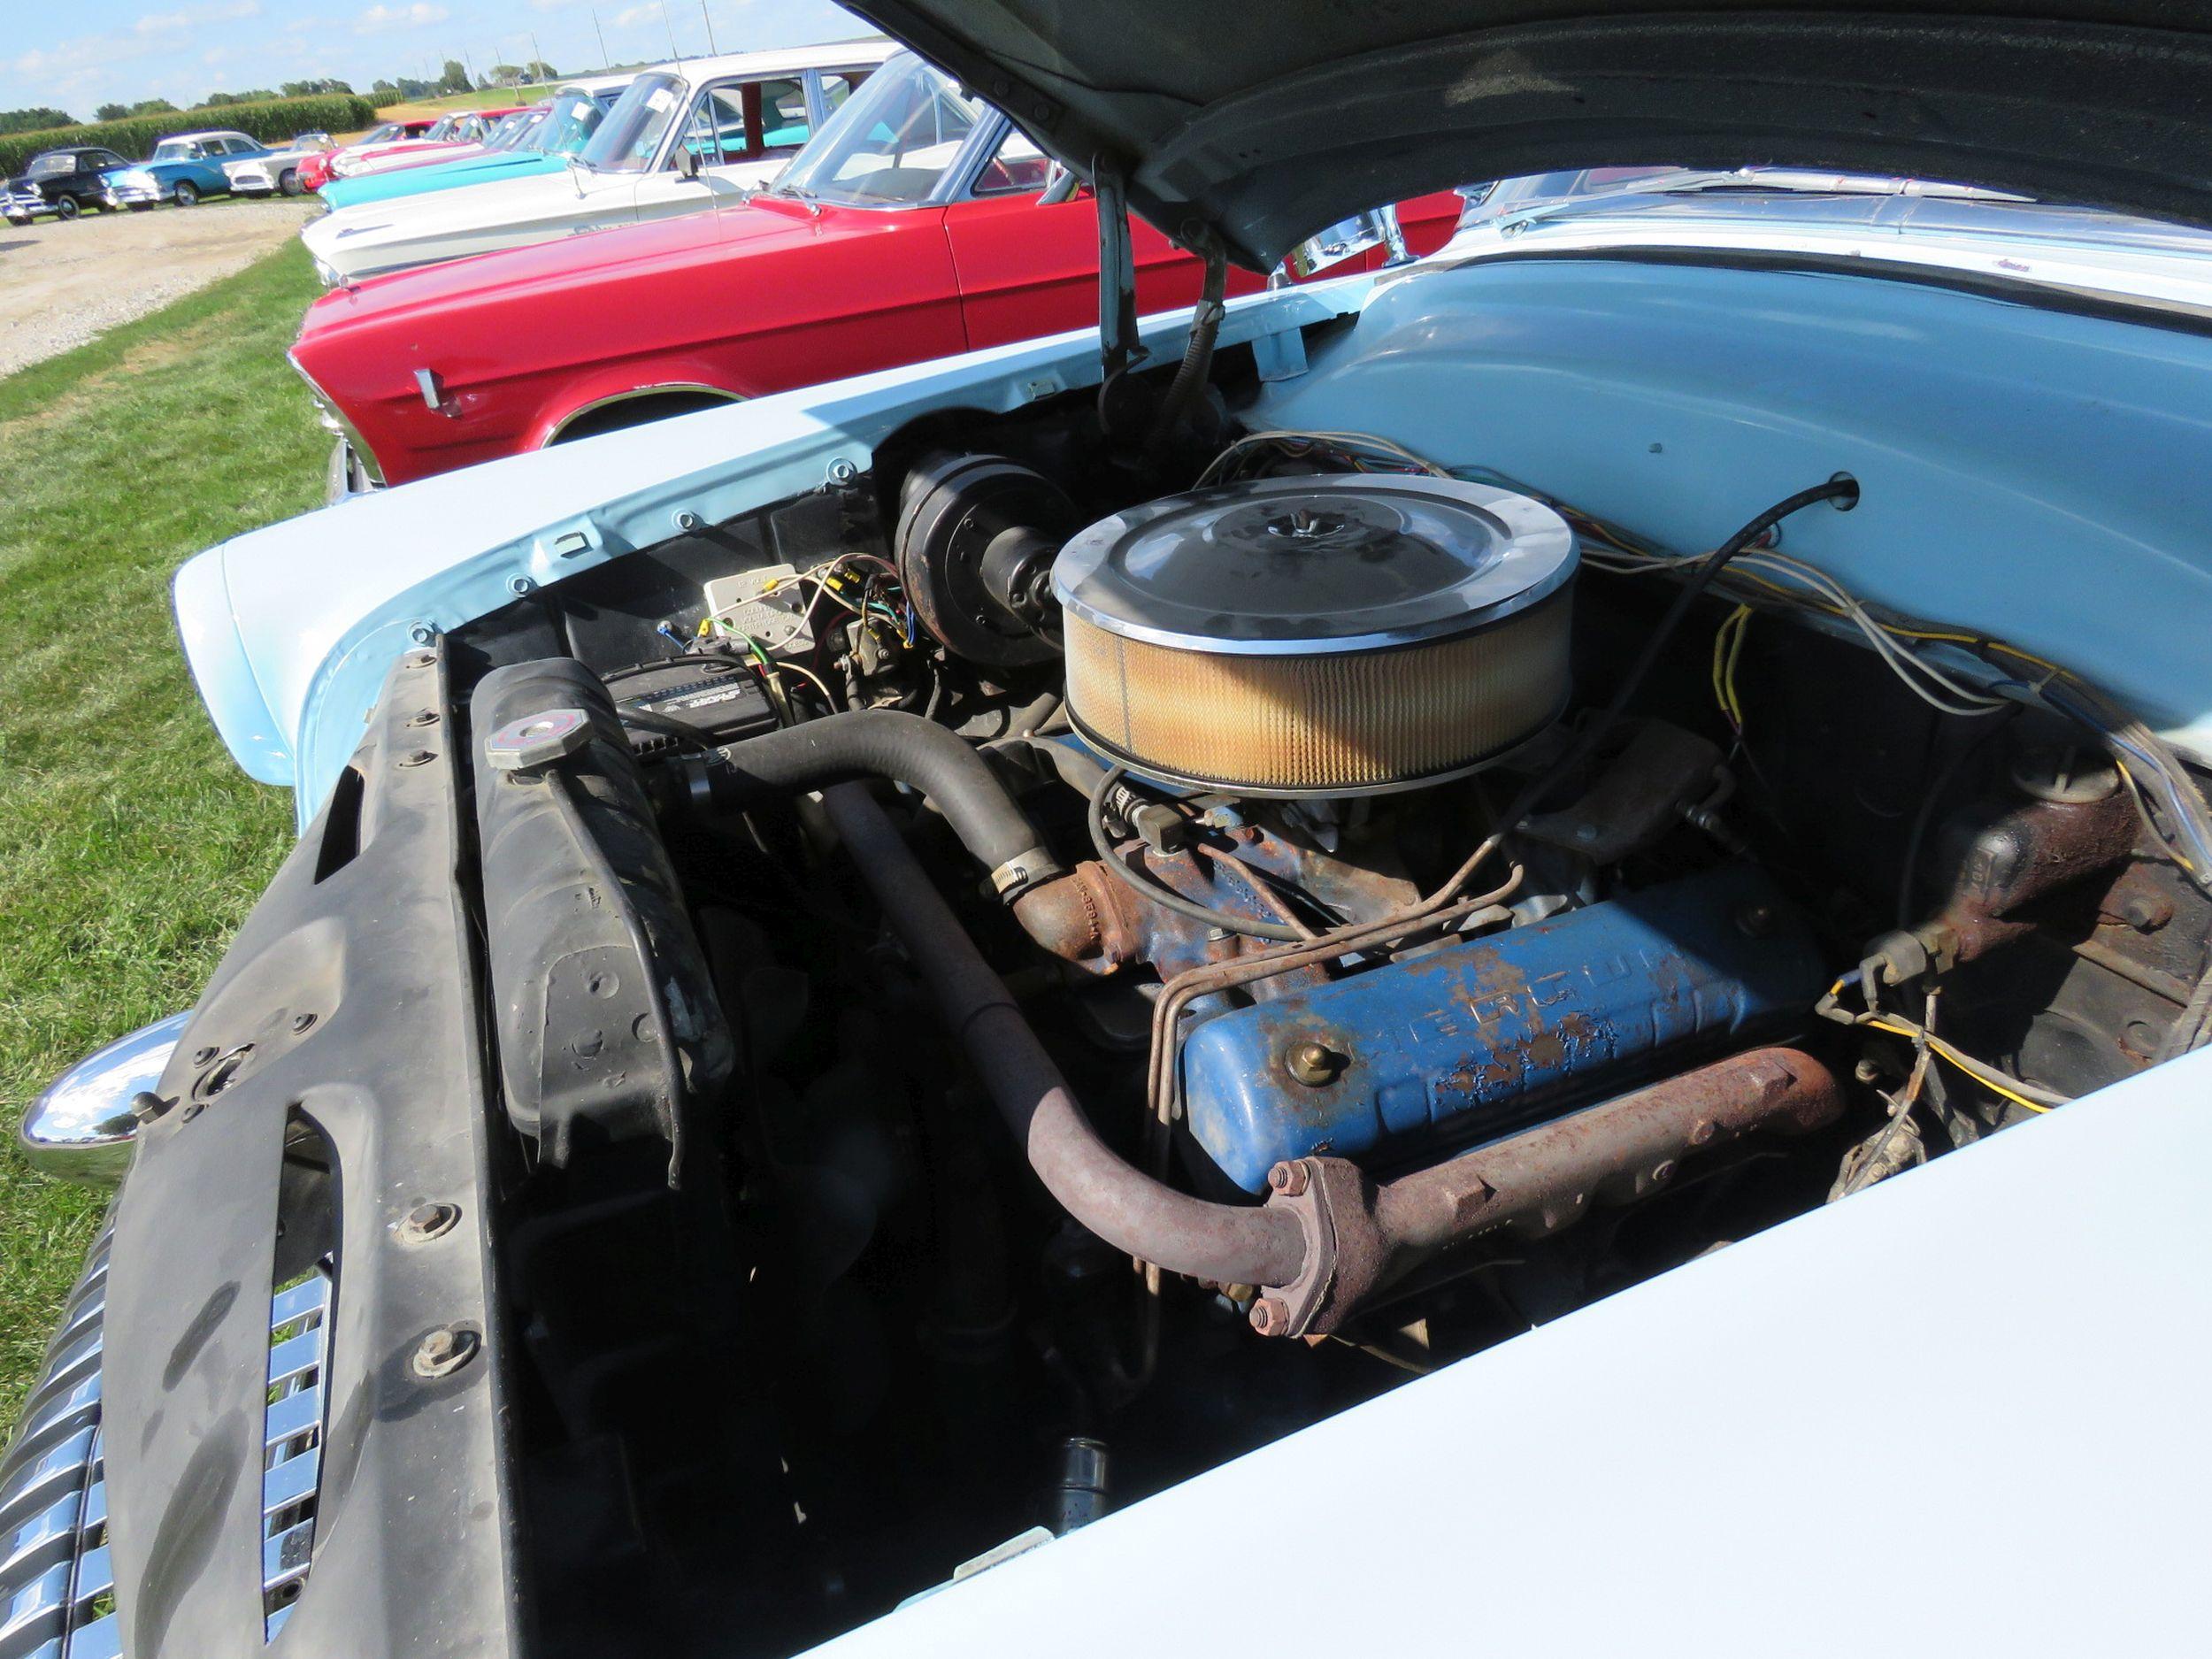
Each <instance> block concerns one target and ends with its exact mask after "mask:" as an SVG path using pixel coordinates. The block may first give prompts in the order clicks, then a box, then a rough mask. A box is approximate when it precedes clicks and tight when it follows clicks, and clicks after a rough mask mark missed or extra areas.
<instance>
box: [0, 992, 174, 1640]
mask: <svg viewBox="0 0 2212 1659" xmlns="http://www.w3.org/2000/svg"><path fill="white" fill-rule="evenodd" d="M190 1018H192V1016H191V1015H190V1014H189V1013H183V1014H172V1015H171V1016H170V1017H169V1018H166V1019H160V1020H156V1021H155V1022H154V1023H153V1024H152V1025H146V1026H142V1027H141V1028H140V1029H139V1030H137V1031H134V1032H133V1033H130V1035H129V1036H127V1037H118V1038H117V1039H116V1040H115V1041H113V1042H111V1043H109V1044H108V1045H107V1046H106V1047H105V1048H96V1049H95V1050H93V1052H92V1053H90V1054H88V1055H87V1056H85V1057H84V1058H83V1059H81V1060H80V1061H78V1062H77V1064H74V1065H73V1066H71V1067H70V1068H69V1069H68V1070H67V1071H64V1072H63V1073H62V1074H61V1075H60V1076H59V1077H58V1078H56V1079H54V1080H53V1081H52V1082H51V1083H49V1084H48V1085H47V1086H46V1087H45V1089H44V1090H43V1091H42V1093H41V1094H39V1096H38V1098H37V1099H36V1100H35V1101H33V1102H31V1103H30V1106H29V1107H28V1108H27V1110H25V1112H24V1114H23V1121H22V1123H21V1124H20V1125H18V1126H17V1129H16V1140H17V1141H19V1143H20V1145H21V1146H22V1148H23V1156H24V1159H25V1161H26V1162H27V1163H28V1164H30V1165H31V1167H32V1168H33V1169H35V1170H36V1171H38V1172H39V1173H40V1174H42V1175H50V1176H52V1177H53V1178H54V1179H56V1180H61V1181H73V1182H75V1183H76V1184H77V1185H79V1186H81V1187H113V1186H115V1185H117V1184H118V1183H119V1182H120V1181H121V1180H122V1179H123V1174H124V1171H127V1169H129V1168H130V1163H131V1138H132V1136H133V1135H134V1134H136V1133H137V1132H138V1119H137V1118H134V1116H132V1113H131V1099H132V1097H133V1096H134V1095H136V1094H141V1093H143V1092H145V1091H148V1090H150V1089H151V1088H153V1087H154V1086H155V1085H156V1084H157V1083H158V1082H160V1081H161V1073H162V1069H163V1068H164V1067H165V1066H166V1065H167V1064H169V1055H170V1051H171V1050H172V1049H173V1048H175V1047H176V1046H177V1039H178V1038H179V1037H180V1036H182V1035H183V1034H184V1027H185V1025H186V1022H187V1021H188V1020H189V1019H190ZM0 1651H4V1650H0Z"/></svg>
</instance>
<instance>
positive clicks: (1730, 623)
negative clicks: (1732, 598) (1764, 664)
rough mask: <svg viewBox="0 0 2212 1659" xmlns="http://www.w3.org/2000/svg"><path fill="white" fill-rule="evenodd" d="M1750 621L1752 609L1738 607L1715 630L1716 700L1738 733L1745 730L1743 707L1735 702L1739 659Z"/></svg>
mask: <svg viewBox="0 0 2212 1659" xmlns="http://www.w3.org/2000/svg"><path fill="white" fill-rule="evenodd" d="M1750 620H1751V607H1750V606H1749V605H1738V606H1737V607H1736V608H1735V609H1734V610H1733V611H1730V612H1729V613H1728V615H1727V617H1726V618H1724V620H1723V621H1722V623H1721V625H1720V626H1719V627H1717V628H1716V629H1715V630H1714V631H1713V701H1714V702H1715V703H1718V704H1720V711H1721V712H1722V713H1723V714H1724V715H1726V716H1727V717H1728V723H1729V725H1731V726H1734V727H1735V728H1736V730H1738V731H1739V732H1740V731H1742V730H1743V705H1742V704H1741V703H1739V702H1737V700H1736V657H1737V654H1738V653H1739V652H1740V651H1741V650H1742V649H1743V631H1744V628H1745V627H1746V626H1747V625H1748V624H1749V622H1750Z"/></svg>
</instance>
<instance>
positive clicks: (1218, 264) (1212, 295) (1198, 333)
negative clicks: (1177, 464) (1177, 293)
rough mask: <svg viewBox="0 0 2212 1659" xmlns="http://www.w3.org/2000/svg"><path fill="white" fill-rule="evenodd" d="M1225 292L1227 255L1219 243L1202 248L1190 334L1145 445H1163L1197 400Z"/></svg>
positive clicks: (1209, 365)
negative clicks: (1202, 275)
mask: <svg viewBox="0 0 2212 1659" xmlns="http://www.w3.org/2000/svg"><path fill="white" fill-rule="evenodd" d="M1228 293H1229V256H1228V255H1227V254H1225V253H1224V252H1223V251H1222V250H1221V249H1220V248H1219V247H1213V248H1210V249H1209V250H1207V252H1206V280H1205V287H1204V289H1203V291H1202V294H1201V295H1200V296H1199V301H1198V309H1197V310H1196V311H1193V312H1192V313H1191V319H1190V338H1189V339H1188V340H1187V341H1186V342H1184V345H1183V361H1182V363H1181V364H1180V365H1179V366H1178V367H1177V369H1176V371H1175V379H1174V381H1173V382H1172V383H1171V385H1170V386H1169V387H1168V388H1167V396H1165V397H1164V398H1162V399H1161V400H1160V412H1159V415H1158V417H1157V418H1156V419H1155V420H1154V421H1153V423H1152V437H1151V440H1150V442H1149V443H1148V445H1147V448H1148V449H1154V450H1158V449H1163V448H1164V447H1165V445H1166V443H1167V442H1168V440H1169V439H1170V438H1171V437H1172V436H1173V435H1174V434H1175V428H1176V427H1177V426H1180V425H1181V424H1182V421H1183V419H1184V417H1185V416H1187V415H1188V414H1189V413H1190V411H1191V410H1192V408H1193V406H1194V405H1195V404H1196V403H1197V401H1198V396H1199V394H1200V393H1201V392H1202V391H1204V390H1205V388H1206V375H1207V373H1208V371H1209V370H1210V369H1211V368H1212V366H1213V358H1214V341H1215V340H1216V338H1217V337H1218V336H1219V334H1220V333H1221V319H1222V317H1223V315H1224V312H1223V309H1222V306H1223V302H1224V301H1225V299H1226V298H1227V297H1228Z"/></svg>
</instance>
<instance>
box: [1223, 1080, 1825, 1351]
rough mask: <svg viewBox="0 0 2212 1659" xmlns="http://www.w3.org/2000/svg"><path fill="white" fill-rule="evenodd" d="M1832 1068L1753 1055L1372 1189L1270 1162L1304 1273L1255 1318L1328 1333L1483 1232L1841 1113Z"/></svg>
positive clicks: (1616, 1193) (1581, 1207)
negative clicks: (1300, 1244) (1296, 1231)
mask: <svg viewBox="0 0 2212 1659" xmlns="http://www.w3.org/2000/svg"><path fill="white" fill-rule="evenodd" d="M1843 1104H1844V1102H1843V1087H1842V1084H1841V1083H1840V1082H1839V1080H1838V1079H1837V1077H1836V1075H1835V1073H1834V1072H1833V1071H1830V1070H1829V1069H1828V1067H1827V1066H1825V1065H1824V1064H1821V1062H1819V1061H1818V1060H1816V1059H1814V1058H1813V1057H1812V1056H1810V1055H1809V1054H1805V1053H1803V1052H1801V1050H1799V1049H1796V1048H1753V1049H1750V1050H1748V1051H1747V1052H1746V1053H1743V1054H1739V1055H1732V1056H1730V1057H1729V1058H1727V1059H1725V1060H1717V1061H1715V1062H1714V1063H1713V1064H1710V1065H1705V1066H1700V1067H1699V1068H1698V1069H1697V1070H1695V1071H1685V1072H1683V1073H1682V1074H1681V1075H1680V1076H1678V1077H1671V1078H1669V1079H1666V1080H1665V1081H1664V1082H1662V1083H1655V1084H1653V1085H1652V1086H1651V1087H1648V1088H1640V1089H1638V1090H1636V1091H1635V1092H1634V1093H1633V1094H1624V1095H1621V1096H1620V1097H1619V1098H1617V1099H1616V1100H1610V1101H1607V1102H1604V1103H1603V1104H1601V1105H1597V1106H1592V1107H1589V1108H1587V1109H1586V1110H1582V1111H1578V1112H1574V1113H1571V1114H1570V1115H1569V1116H1567V1117H1564V1118H1556V1119H1555V1120H1554V1121H1552V1122H1550V1123H1548V1124H1545V1125H1540V1127H1538V1128H1535V1129H1532V1130H1529V1131H1528V1132H1527V1133H1525V1134H1518V1135H1515V1136H1513V1137H1511V1138H1510V1139H1509V1140H1505V1141H1497V1142H1494V1144H1492V1145H1490V1146H1486V1147H1482V1148H1479V1149H1477V1150H1475V1151H1473V1152H1469V1153H1465V1154H1463V1155H1462V1156H1459V1157H1455V1158H1450V1159H1448V1160H1447V1161H1445V1162H1444V1163H1442V1164H1433V1165H1432V1166H1431V1167H1429V1168H1427V1169H1425V1170H1420V1171H1416V1172H1415V1173H1413V1174H1411V1175H1404V1176H1401V1177H1399V1178H1398V1179H1396V1180H1394V1181H1390V1182H1386V1183H1385V1184H1382V1185H1380V1186H1378V1185H1376V1184H1375V1183H1374V1182H1372V1181H1371V1180H1370V1179H1368V1178H1367V1177H1366V1175H1365V1174H1364V1173H1363V1171H1361V1170H1360V1169H1359V1168H1358V1167H1357V1166H1356V1165H1354V1164H1348V1163H1346V1162H1344V1161H1343V1160H1342V1159H1340V1158H1301V1159H1299V1160H1298V1161H1297V1162H1296V1163H1294V1164H1278V1165H1276V1166H1275V1169H1274V1171H1272V1172H1271V1175H1270V1177H1269V1183H1268V1184H1269V1186H1270V1187H1271V1188H1272V1189H1273V1192H1272V1195H1271V1197H1270V1199H1269V1202H1268V1208H1269V1209H1271V1210H1272V1209H1275V1208H1277V1207H1278V1206H1281V1207H1285V1208H1287V1209H1289V1210H1291V1211H1292V1212H1293V1213H1294V1214H1295V1215H1297V1216H1298V1217H1299V1221H1300V1224H1301V1231H1302V1233H1303V1235H1304V1237H1305V1240H1306V1245H1307V1248H1306V1256H1305V1264H1304V1271H1302V1273H1301V1275H1300V1277H1299V1278H1298V1279H1295V1280H1293V1281H1291V1282H1289V1283H1287V1284H1284V1285H1282V1286H1279V1287H1271V1288H1270V1289H1269V1290H1268V1292H1267V1293H1266V1294H1265V1295H1263V1297H1262V1298H1261V1300H1260V1302H1258V1303H1257V1304H1256V1306H1255V1307H1254V1310H1253V1320H1252V1322H1253V1325H1254V1326H1255V1327H1256V1329H1258V1330H1260V1331H1261V1332H1262V1333H1264V1334H1267V1335H1271V1336H1273V1335H1285V1336H1302V1335H1305V1334H1307V1333H1325V1332H1328V1331H1332V1330H1334V1329H1335V1328H1336V1327H1337V1326H1338V1325H1341V1324H1342V1323H1343V1322H1344V1321H1345V1320H1346V1319H1348V1318H1349V1317H1351V1316H1352V1314H1354V1313H1355V1312H1356V1311H1357V1310H1359V1309H1360V1308H1361V1307H1362V1306H1363V1304H1364V1303H1365V1302H1367V1301H1368V1300H1369V1299H1370V1298H1371V1297H1372V1296H1373V1295H1374V1294H1375V1293H1376V1292H1378V1291H1379V1290H1381V1289H1383V1288H1384V1287H1386V1286H1388V1285H1390V1284H1392V1283H1393V1282H1394V1281H1395V1280H1397V1279H1402V1278H1403V1277H1404V1276H1405V1275H1406V1274H1407V1273H1409V1272H1410V1271H1413V1270H1414V1269H1415V1268H1417V1267H1418V1266H1419V1265H1420V1264H1421V1263H1424V1262H1425V1261H1427V1260H1429V1259H1430V1258H1431V1257H1432V1256H1437V1255H1439V1254H1440V1253H1441V1252H1443V1251H1445V1250H1447V1249H1448V1248H1452V1247H1453V1246H1455V1245H1459V1244H1463V1243H1465V1242H1467V1241H1468V1240H1471V1239H1475V1238H1477V1237H1479V1236H1480V1235H1482V1234H1484V1233H1510V1234H1513V1235H1516V1236H1518V1237H1522V1238H1541V1237H1543V1236H1544V1235H1546V1234H1548V1233H1556V1232H1557V1231H1559V1229H1561V1228H1562V1227H1565V1226H1568V1225H1571V1224H1572V1223H1574V1222H1576V1221H1578V1220H1579V1219H1581V1217H1583V1215H1584V1214H1585V1213H1586V1212H1587V1211H1588V1210H1589V1209H1590V1208H1591V1206H1592V1205H1594V1204H1605V1203H1626V1202H1630V1201H1632V1200H1633V1199H1637V1198H1641V1197H1643V1196H1645V1195H1646V1194H1649V1193H1653V1192H1655V1191H1657V1190H1658V1189H1660V1188H1661V1187H1664V1186H1666V1185H1667V1184H1668V1183H1669V1182H1670V1181H1671V1179H1673V1176H1674V1172H1675V1168H1676V1165H1677V1164H1678V1162H1679V1161H1680V1160H1681V1159H1682V1158H1684V1157H1686V1156H1691V1155H1693V1154H1697V1153H1702V1152H1707V1151H1710V1150H1712V1149H1714V1148H1718V1147H1722V1146H1724V1145H1726V1144H1728V1143H1729V1142H1731V1141H1738V1140H1740V1139H1742V1138H1743V1137H1744V1136H1746V1135H1749V1134H1753V1133H1759V1132H1761V1131H1776V1132H1778V1133H1786V1134H1802V1133H1807V1132H1808V1131H1810V1130H1814V1129H1818V1128H1820V1127H1822V1126H1823V1125H1826V1124H1829V1123H1832V1122H1833V1121H1834V1120H1835V1119H1836V1118H1838V1117H1839V1116H1840V1115H1841V1114H1842V1111H1843Z"/></svg>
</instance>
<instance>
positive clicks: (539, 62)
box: [530, 29, 553, 78]
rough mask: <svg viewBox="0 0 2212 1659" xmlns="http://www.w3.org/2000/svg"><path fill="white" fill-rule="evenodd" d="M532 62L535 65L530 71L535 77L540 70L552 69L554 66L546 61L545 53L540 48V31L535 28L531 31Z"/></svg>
mask: <svg viewBox="0 0 2212 1659" xmlns="http://www.w3.org/2000/svg"><path fill="white" fill-rule="evenodd" d="M530 62H531V64H532V65H534V66H533V68H532V69H531V71H530V73H531V75H532V77H533V78H534V77H535V76H536V75H537V73H538V72H539V70H541V69H550V68H551V67H552V66H553V65H550V64H549V63H547V62H546V61H545V54H544V53H543V52H542V51H541V50H539V49H538V32H537V30H535V29H532V30H531V31H530Z"/></svg>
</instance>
